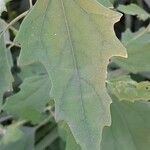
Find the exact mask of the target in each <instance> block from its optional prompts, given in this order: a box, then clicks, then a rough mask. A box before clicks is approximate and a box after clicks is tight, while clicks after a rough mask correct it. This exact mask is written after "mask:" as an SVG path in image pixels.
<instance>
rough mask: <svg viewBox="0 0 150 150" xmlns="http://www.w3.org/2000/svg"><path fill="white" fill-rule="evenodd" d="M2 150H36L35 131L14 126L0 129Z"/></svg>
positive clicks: (0, 146) (0, 147)
mask: <svg viewBox="0 0 150 150" xmlns="http://www.w3.org/2000/svg"><path fill="white" fill-rule="evenodd" d="M0 130H1V131H2V132H1V133H2V134H1V133H0V149H1V150H12V148H13V149H15V150H22V149H25V150H33V149H34V132H35V131H34V130H33V129H32V128H27V127H22V128H21V127H19V126H18V124H12V125H10V126H8V127H7V128H4V127H3V128H1V129H0Z"/></svg>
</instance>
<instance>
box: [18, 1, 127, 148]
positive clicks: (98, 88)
mask: <svg viewBox="0 0 150 150" xmlns="http://www.w3.org/2000/svg"><path fill="white" fill-rule="evenodd" d="M119 19H120V14H118V13H115V12H113V11H111V10H109V9H107V8H105V7H103V6H102V5H100V4H99V3H98V2H97V1H93V0H38V1H37V3H36V5H35V6H34V8H33V10H32V11H31V12H30V13H29V15H28V16H27V17H26V18H25V20H24V22H23V23H22V26H21V28H20V32H19V34H18V36H17V37H16V41H18V42H19V43H20V44H21V46H22V51H21V57H20V64H30V63H32V62H38V61H40V62H42V63H43V64H44V66H45V68H46V69H47V72H48V74H49V77H50V79H51V81H52V84H53V86H52V90H51V92H50V94H51V96H52V97H53V98H54V99H55V117H56V120H57V121H61V120H64V121H66V122H67V123H68V125H69V127H70V129H71V132H72V133H73V136H74V137H75V139H76V142H77V143H78V144H80V145H81V147H82V149H83V150H91V149H94V150H98V149H100V141H101V133H102V129H103V127H104V126H105V125H110V123H111V117H110V108H109V107H110V103H111V99H110V97H109V95H108V94H107V90H106V87H105V79H106V77H107V71H106V70H107V65H108V63H109V58H110V57H112V56H126V51H125V50H124V47H123V46H122V44H121V43H120V42H119V40H118V39H117V38H116V36H115V33H114V29H113V26H114V23H115V22H117V21H118V20H119Z"/></svg>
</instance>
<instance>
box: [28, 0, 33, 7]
mask: <svg viewBox="0 0 150 150" xmlns="http://www.w3.org/2000/svg"><path fill="white" fill-rule="evenodd" d="M29 5H30V9H31V8H32V7H33V4H32V0H29Z"/></svg>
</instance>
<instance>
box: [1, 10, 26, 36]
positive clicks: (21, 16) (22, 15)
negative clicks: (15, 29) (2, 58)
mask: <svg viewBox="0 0 150 150" xmlns="http://www.w3.org/2000/svg"><path fill="white" fill-rule="evenodd" d="M28 12H29V11H28V10H27V11H25V12H24V13H22V14H21V15H19V16H18V17H16V18H15V19H13V20H12V21H11V22H10V23H9V24H8V25H7V26H6V28H5V29H4V30H3V31H2V32H1V33H0V37H1V36H2V35H3V34H4V33H5V32H6V31H7V30H8V29H9V28H10V27H11V26H12V25H13V24H15V23H16V22H17V21H18V20H20V19H21V18H23V17H25V16H26V15H27V14H28Z"/></svg>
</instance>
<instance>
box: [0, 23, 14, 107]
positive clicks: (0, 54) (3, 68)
mask: <svg viewBox="0 0 150 150" xmlns="http://www.w3.org/2000/svg"><path fill="white" fill-rule="evenodd" d="M3 29H4V23H3V22H2V21H1V20H0V32H2V31H3ZM7 51H8V49H6V46H5V42H4V36H3V35H1V36H0V73H1V74H0V109H1V105H2V100H3V94H4V92H6V91H8V90H11V83H12V76H11V72H10V66H9V65H8V58H7V57H8V55H7Z"/></svg>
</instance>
